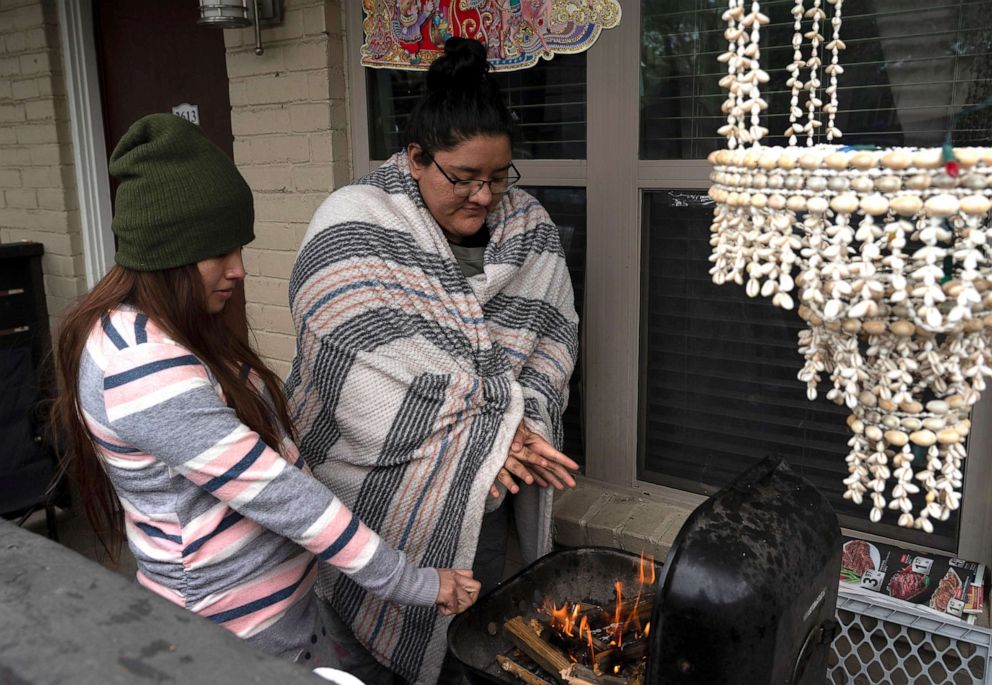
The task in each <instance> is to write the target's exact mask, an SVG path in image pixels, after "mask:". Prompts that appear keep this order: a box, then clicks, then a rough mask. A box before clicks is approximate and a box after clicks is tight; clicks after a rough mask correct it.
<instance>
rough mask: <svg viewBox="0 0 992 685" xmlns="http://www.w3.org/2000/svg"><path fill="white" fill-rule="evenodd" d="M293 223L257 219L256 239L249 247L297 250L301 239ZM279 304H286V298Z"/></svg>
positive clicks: (282, 250) (254, 248)
mask: <svg viewBox="0 0 992 685" xmlns="http://www.w3.org/2000/svg"><path fill="white" fill-rule="evenodd" d="M292 225H293V224H289V225H287V224H284V223H281V222H278V221H272V222H269V221H256V222H255V240H253V241H252V243H251V246H250V248H249V249H252V250H258V251H263V250H277V251H280V252H288V251H292V252H296V250H297V248H298V247H299V244H300V243H299V241H297V240H296V237H295V235H294V232H293V230H292V229H291V228H290V226H292ZM278 304H286V302H285V300H283V301H280V302H278Z"/></svg>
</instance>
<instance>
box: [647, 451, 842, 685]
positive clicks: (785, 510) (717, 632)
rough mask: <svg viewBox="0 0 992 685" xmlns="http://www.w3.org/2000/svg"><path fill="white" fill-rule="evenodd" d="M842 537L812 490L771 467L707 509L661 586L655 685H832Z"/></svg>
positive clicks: (682, 541) (651, 675) (696, 516)
mask: <svg viewBox="0 0 992 685" xmlns="http://www.w3.org/2000/svg"><path fill="white" fill-rule="evenodd" d="M840 558H841V533H840V527H839V525H838V523H837V516H836V515H835V514H834V511H833V509H832V508H831V506H830V504H829V503H828V502H827V500H826V499H825V498H824V497H823V495H821V494H820V493H819V491H818V490H816V488H814V487H813V486H812V485H811V484H810V483H809V481H807V480H806V479H804V478H802V477H801V476H799V475H797V474H796V473H794V472H793V471H792V470H791V469H789V468H788V467H787V466H786V465H785V464H784V462H783V461H782V460H781V459H766V460H764V461H763V462H761V463H760V464H758V465H757V466H755V467H753V468H751V469H750V470H748V471H747V472H746V473H744V474H743V475H742V476H740V477H739V478H738V479H737V480H735V481H734V482H733V483H731V484H730V485H729V486H727V487H726V488H724V489H723V490H721V491H720V492H718V493H717V494H715V495H714V496H713V497H711V498H710V499H708V500H707V501H706V502H704V503H703V504H702V505H700V506H699V508H697V509H696V510H695V511H694V512H693V513H692V515H691V516H690V517H689V519H688V520H687V521H686V523H685V525H684V526H683V527H682V530H681V531H680V532H679V534H678V536H677V537H676V538H675V542H674V544H673V545H672V549H671V551H670V552H669V555H668V558H667V560H666V562H665V568H664V570H663V571H662V576H661V578H660V579H659V582H658V594H657V597H656V599H655V609H654V615H653V620H652V634H651V646H650V649H649V652H648V653H649V657H648V671H647V678H646V679H645V680H646V682H648V683H665V684H666V685H668V684H676V683H678V684H680V685H681V684H683V683H686V684H688V683H693V684H699V685H703V684H712V683H721V684H723V685H737V684H740V685H755V684H757V683H774V684H775V685H779V684H780V683H787V684H789V685H807V684H808V685H812V684H813V683H816V685H822V683H823V682H824V680H825V678H826V666H827V656H828V654H829V650H830V643H831V642H832V641H833V638H834V637H835V635H836V631H837V623H836V622H835V619H834V614H835V611H836V606H837V579H838V575H839V573H840Z"/></svg>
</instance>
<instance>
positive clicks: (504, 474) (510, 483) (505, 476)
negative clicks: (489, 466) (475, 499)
mask: <svg viewBox="0 0 992 685" xmlns="http://www.w3.org/2000/svg"><path fill="white" fill-rule="evenodd" d="M496 480H497V481H499V482H500V483H502V484H503V487H505V488H506V489H507V490H509V491H510V492H511V493H513V494H514V495H515V494H517V493H518V492H520V486H519V485H517V482H516V481H515V480H513V476H511V475H510V472H509V471H507V470H506V469H505V468H502V469H500V470H499V473H498V474H496Z"/></svg>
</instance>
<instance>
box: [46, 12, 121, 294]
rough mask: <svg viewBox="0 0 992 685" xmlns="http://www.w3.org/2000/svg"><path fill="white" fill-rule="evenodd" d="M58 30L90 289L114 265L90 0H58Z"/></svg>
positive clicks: (98, 79)
mask: <svg viewBox="0 0 992 685" xmlns="http://www.w3.org/2000/svg"><path fill="white" fill-rule="evenodd" d="M58 7H59V33H60V35H61V39H62V63H63V73H64V75H65V77H64V78H65V89H66V99H67V100H68V102H69V129H70V131H71V133H72V150H73V159H74V162H75V175H76V192H77V194H78V196H79V220H80V229H81V233H82V239H83V264H84V267H85V272H86V274H85V275H86V287H87V288H92V287H93V286H94V285H96V283H97V281H99V280H100V279H101V278H103V276H104V275H105V274H106V273H107V272H108V271H109V270H110V267H111V266H112V265H113V263H114V251H115V250H114V236H113V232H112V231H111V228H110V223H111V219H112V217H113V211H112V209H111V204H110V174H109V171H108V168H107V152H106V151H107V144H106V140H105V136H104V132H103V107H102V105H101V103H100V76H99V71H98V69H97V58H96V36H95V32H94V28H93V4H92V0H76V1H75V2H60V3H58Z"/></svg>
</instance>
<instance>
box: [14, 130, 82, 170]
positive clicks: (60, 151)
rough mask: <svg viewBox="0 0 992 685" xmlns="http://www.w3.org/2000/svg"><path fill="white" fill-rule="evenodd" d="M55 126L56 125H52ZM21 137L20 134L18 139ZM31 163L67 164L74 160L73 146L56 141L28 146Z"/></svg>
mask: <svg viewBox="0 0 992 685" xmlns="http://www.w3.org/2000/svg"><path fill="white" fill-rule="evenodd" d="M52 128H53V129H54V128H55V127H54V126H53V127H52ZM19 139H20V137H19V136H18V140H19ZM27 149H28V151H29V158H30V160H31V164H53V165H58V164H65V163H71V162H72V146H71V145H57V144H55V143H46V144H34V145H32V146H30V147H28V148H27Z"/></svg>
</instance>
